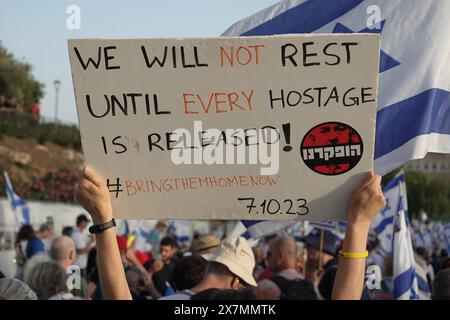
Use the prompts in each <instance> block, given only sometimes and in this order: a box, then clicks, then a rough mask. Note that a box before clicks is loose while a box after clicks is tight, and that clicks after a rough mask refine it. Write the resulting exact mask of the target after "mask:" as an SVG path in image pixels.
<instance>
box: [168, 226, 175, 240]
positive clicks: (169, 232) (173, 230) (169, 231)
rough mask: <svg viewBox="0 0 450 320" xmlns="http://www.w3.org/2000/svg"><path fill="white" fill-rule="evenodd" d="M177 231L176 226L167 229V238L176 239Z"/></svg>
mask: <svg viewBox="0 0 450 320" xmlns="http://www.w3.org/2000/svg"><path fill="white" fill-rule="evenodd" d="M175 231H176V228H175V227H174V226H170V227H168V228H167V236H168V237H172V238H174V237H175Z"/></svg>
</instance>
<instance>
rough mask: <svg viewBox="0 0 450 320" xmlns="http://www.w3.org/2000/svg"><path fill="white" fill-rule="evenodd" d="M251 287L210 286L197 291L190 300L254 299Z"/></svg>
mask: <svg viewBox="0 0 450 320" xmlns="http://www.w3.org/2000/svg"><path fill="white" fill-rule="evenodd" d="M256 298H257V297H256V295H255V294H254V293H253V289H250V288H240V289H217V288H210V289H206V290H204V291H202V292H199V293H197V294H195V295H193V296H192V297H191V300H223V301H229V300H256Z"/></svg>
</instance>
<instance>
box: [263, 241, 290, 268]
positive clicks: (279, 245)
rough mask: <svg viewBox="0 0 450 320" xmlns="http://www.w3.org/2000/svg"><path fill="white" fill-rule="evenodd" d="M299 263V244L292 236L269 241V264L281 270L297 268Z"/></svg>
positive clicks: (270, 266)
mask: <svg viewBox="0 0 450 320" xmlns="http://www.w3.org/2000/svg"><path fill="white" fill-rule="evenodd" d="M296 264H297V244H296V243H295V240H294V238H292V237H290V236H284V237H278V238H275V239H272V240H271V241H270V242H269V250H268V251H267V266H268V267H269V268H270V269H271V270H273V271H275V272H280V271H282V270H286V269H295V266H296Z"/></svg>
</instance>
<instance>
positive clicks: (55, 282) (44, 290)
mask: <svg viewBox="0 0 450 320" xmlns="http://www.w3.org/2000/svg"><path fill="white" fill-rule="evenodd" d="M66 281H67V276H66V271H65V270H64V269H63V268H62V267H61V266H60V265H59V264H58V263H57V262H55V261H48V262H43V263H40V264H38V265H36V266H34V268H33V269H32V270H31V272H30V274H29V277H28V283H27V284H28V285H29V286H30V288H31V289H32V290H33V291H34V292H36V295H37V297H38V299H39V300H48V299H49V298H50V297H52V296H54V295H56V294H59V293H63V292H67V283H66Z"/></svg>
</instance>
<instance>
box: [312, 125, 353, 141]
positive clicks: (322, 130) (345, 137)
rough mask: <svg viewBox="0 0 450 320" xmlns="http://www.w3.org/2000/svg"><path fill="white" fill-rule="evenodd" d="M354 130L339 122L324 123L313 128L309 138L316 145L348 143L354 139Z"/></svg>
mask: <svg viewBox="0 0 450 320" xmlns="http://www.w3.org/2000/svg"><path fill="white" fill-rule="evenodd" d="M352 138H353V132H352V130H351V128H350V127H348V126H345V125H343V124H341V123H338V122H329V123H324V124H322V125H320V126H318V127H317V128H315V129H314V130H312V131H311V132H310V133H309V135H308V139H310V140H311V141H312V142H313V143H314V145H319V146H323V145H340V144H348V143H350V142H351V141H352Z"/></svg>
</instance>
